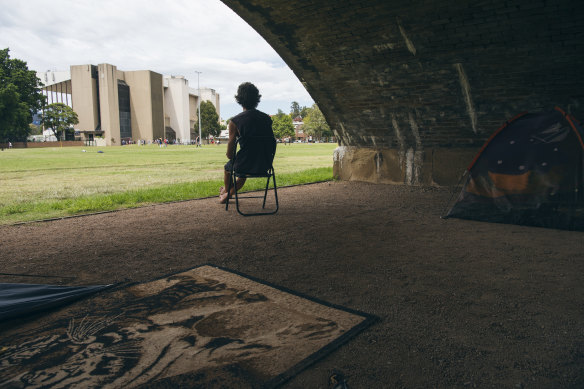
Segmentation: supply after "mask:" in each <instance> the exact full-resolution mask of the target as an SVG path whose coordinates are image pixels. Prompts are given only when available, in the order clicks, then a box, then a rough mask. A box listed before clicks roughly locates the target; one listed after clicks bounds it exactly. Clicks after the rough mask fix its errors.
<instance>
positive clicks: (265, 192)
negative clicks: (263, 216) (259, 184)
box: [262, 177, 270, 209]
mask: <svg viewBox="0 0 584 389" xmlns="http://www.w3.org/2000/svg"><path fill="white" fill-rule="evenodd" d="M269 187H270V177H268V181H267V182H266V190H265V191H264V203H263V204H262V209H264V208H266V198H267V197H268V188H269Z"/></svg>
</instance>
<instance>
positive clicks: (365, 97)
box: [222, 0, 584, 185]
mask: <svg viewBox="0 0 584 389" xmlns="http://www.w3.org/2000/svg"><path fill="white" fill-rule="evenodd" d="M222 1H223V3H225V4H226V5H227V6H229V7H230V8H231V9H233V10H234V11H235V12H236V13H237V14H239V15H240V16H241V17H242V18H243V19H244V20H245V21H246V22H247V23H249V24H250V25H251V26H252V27H253V28H255V29H256V30H257V31H258V32H259V33H260V34H261V35H262V36H263V37H264V38H265V39H266V41H267V42H268V43H270V45H271V46H272V47H273V48H274V49H275V50H276V51H277V52H278V53H279V54H280V56H281V57H282V58H283V60H284V61H285V62H286V63H287V64H288V65H289V66H290V68H291V69H292V70H293V71H294V73H295V74H296V75H297V76H298V78H299V79H300V80H301V81H302V82H303V84H304V85H305V87H306V89H307V90H308V92H309V93H310V95H311V96H312V97H313V99H314V100H315V101H316V102H317V104H318V105H319V107H320V108H321V110H322V111H323V113H324V114H325V116H326V118H327V121H328V122H329V124H330V125H331V127H332V129H333V130H334V132H335V134H336V135H337V136H338V138H339V139H340V140H341V147H340V148H339V149H337V151H336V152H335V167H334V169H335V174H337V175H338V176H339V177H341V178H342V179H347V180H363V181H371V182H388V183H390V182H392V183H406V184H412V185H415V184H430V183H435V184H442V185H444V184H452V183H455V182H456V181H457V180H458V178H459V176H460V174H461V173H462V172H463V171H464V168H465V167H466V165H467V164H468V163H469V162H470V160H471V159H472V156H473V155H474V154H475V153H476V151H478V149H479V148H480V146H481V145H482V144H483V142H484V141H485V140H486V139H487V138H488V137H489V135H490V134H491V133H492V132H494V131H495V130H496V129H497V128H498V127H499V126H500V125H501V124H502V123H504V121H505V120H507V119H509V118H511V117H513V116H515V115H516V114H517V113H519V112H522V111H540V110H549V109H552V108H553V107H554V106H560V107H562V108H564V109H565V110H566V111H568V112H569V113H572V114H574V115H575V116H576V117H577V118H580V119H581V120H582V119H584V77H583V76H582V60H583V58H584V23H582V20H584V3H582V2H578V1H570V0H545V1H544V0H541V1H538V0H481V1H478V0H477V1H468V2H467V1H445V0H391V1H387V0H311V1H302V2H289V1H284V0H269V1H268V0H222Z"/></svg>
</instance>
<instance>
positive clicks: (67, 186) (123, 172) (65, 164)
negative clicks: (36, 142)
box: [0, 143, 336, 224]
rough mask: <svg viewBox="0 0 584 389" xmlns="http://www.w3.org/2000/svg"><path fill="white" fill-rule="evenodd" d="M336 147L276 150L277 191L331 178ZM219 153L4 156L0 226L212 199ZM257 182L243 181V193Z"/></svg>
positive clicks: (106, 150)
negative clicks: (195, 199) (289, 186)
mask: <svg viewBox="0 0 584 389" xmlns="http://www.w3.org/2000/svg"><path fill="white" fill-rule="evenodd" d="M335 147H336V144H330V143H329V144H291V145H283V144H279V145H278V151H277V152H276V159H275V161H274V170H275V171H276V178H277V182H278V186H285V185H295V184H302V183H308V182H316V181H323V180H330V179H332V154H333V150H334V149H335ZM98 151H103V153H98ZM225 151H226V145H207V146H203V147H201V148H196V147H194V146H168V147H166V148H159V147H158V146H156V145H148V146H138V145H132V146H117V147H115V146H114V147H103V148H100V147H63V148H60V147H54V148H44V149H11V150H4V151H3V152H0V224H10V223H16V222H20V221H28V220H39V219H46V218H53V217H62V216H68V215H76V214H83V213H90V212H98V211H104V210H113V209H121V208H129V207H137V206H141V205H146V204H152V203H160V202H168V201H178V200H187V199H193V198H200V197H208V196H214V195H216V194H218V191H219V187H220V186H221V185H222V176H223V165H224V164H225V162H226V157H225ZM263 184H265V182H259V181H258V180H254V181H250V182H249V185H248V184H246V189H248V190H249V189H254V188H260V187H261V186H262V185H263Z"/></svg>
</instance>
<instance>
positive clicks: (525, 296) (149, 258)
mask: <svg viewBox="0 0 584 389" xmlns="http://www.w3.org/2000/svg"><path fill="white" fill-rule="evenodd" d="M279 195H280V196H279V197H280V211H279V212H278V214H277V215H275V216H267V217H256V218H244V217H242V216H240V215H238V214H237V213H236V212H235V209H230V210H229V212H225V210H224V207H222V206H221V205H219V204H218V202H217V199H203V200H193V201H187V202H181V203H173V204H162V205H156V206H150V207H144V208H138V209H133V210H124V211H119V212H112V213H104V214H98V215H89V216H83V217H76V218H69V219H63V220H57V221H50V222H42V223H31V224H24V225H17V226H2V227H0V236H1V237H2V238H1V239H0V258H1V259H0V261H1V262H0V263H1V265H2V273H18V274H31V275H43V276H47V275H50V276H57V278H36V277H15V276H6V275H2V276H0V282H52V281H54V282H56V283H63V284H75V285H81V284H94V283H112V282H118V281H138V282H140V281H147V280H151V279H154V278H157V277H160V276H162V275H165V274H168V273H172V272H176V271H178V270H181V269H187V268H191V267H193V266H196V265H199V264H204V263H211V264H215V265H219V266H223V267H227V268H230V269H233V270H236V271H239V272H242V273H245V274H248V275H250V276H253V277H256V278H259V279H263V280H266V281H268V282H270V283H274V284H277V285H280V286H282V287H285V288H289V289H292V290H295V291H297V292H300V293H303V294H306V295H309V296H313V297H316V298H318V299H321V300H325V301H328V302H330V303H333V304H338V305H343V306H346V307H348V308H352V309H356V310H359V311H364V312H367V313H370V314H374V315H376V316H378V317H379V318H380V320H379V321H378V322H377V323H376V324H374V325H373V326H372V327H370V328H369V329H367V330H366V331H364V332H362V333H361V334H360V335H358V336H357V337H356V338H354V339H353V340H351V341H350V342H349V343H347V344H345V345H344V346H342V347H341V348H339V349H338V350H336V351H334V352H333V353H331V354H330V355H329V356H327V357H326V358H325V359H323V360H321V361H319V362H318V363H316V364H314V365H312V366H311V367H309V368H308V369H307V370H305V371H304V372H302V373H300V374H299V375H297V376H296V377H294V378H293V379H292V380H290V381H289V382H287V383H286V384H285V385H284V388H326V387H327V384H328V375H329V373H330V372H331V371H332V370H333V369H335V370H339V371H341V372H342V373H343V374H344V375H345V376H346V378H347V383H348V386H349V387H350V388H401V387H404V388H427V387H434V388H453V387H460V388H465V387H470V388H472V387H479V388H483V387H485V388H490V387H495V388H582V387H584V331H583V330H584V324H583V319H584V304H583V300H582V296H583V295H584V261H583V254H582V253H583V252H584V239H583V238H584V233H582V232H570V231H560V230H552V229H543V228H534V227H522V226H515V225H502V224H490V223H481V222H474V221H466V220H458V219H449V220H442V219H440V214H441V213H442V212H443V211H444V208H445V204H446V203H447V201H448V199H449V198H450V196H451V194H450V193H449V192H448V190H446V189H444V188H432V187H406V186H392V185H374V184H365V183H356V182H330V183H321V184H314V185H306V186H298V187H291V188H281V189H280V190H279ZM59 277H61V278H59ZM65 277H71V278H65ZM39 320H42V318H41V319H39ZM10 325H14V323H11V324H10ZM2 331H9V328H7V326H6V324H5V325H4V326H2V325H0V334H1V333H2ZM183 384H185V385H187V386H188V384H186V383H183ZM226 386H227V387H228V383H226Z"/></svg>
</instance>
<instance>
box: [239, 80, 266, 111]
mask: <svg viewBox="0 0 584 389" xmlns="http://www.w3.org/2000/svg"><path fill="white" fill-rule="evenodd" d="M261 97H262V95H260V91H259V90H258V88H256V86H255V85H254V84H252V83H251V82H244V83H243V84H241V85H239V88H237V94H236V95H235V101H237V103H238V104H239V105H241V106H242V107H243V108H245V109H253V108H255V107H257V106H258V104H259V103H260V98H261Z"/></svg>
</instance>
